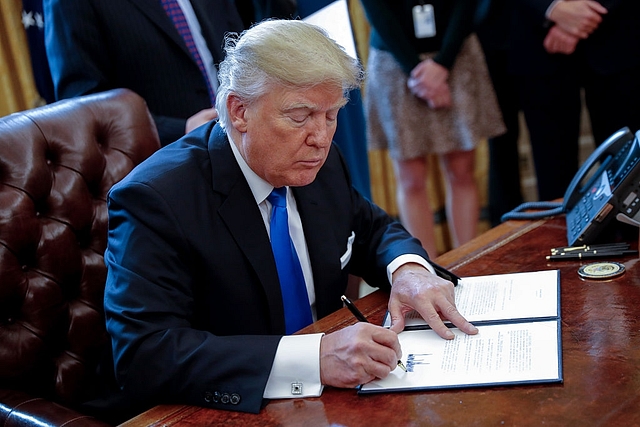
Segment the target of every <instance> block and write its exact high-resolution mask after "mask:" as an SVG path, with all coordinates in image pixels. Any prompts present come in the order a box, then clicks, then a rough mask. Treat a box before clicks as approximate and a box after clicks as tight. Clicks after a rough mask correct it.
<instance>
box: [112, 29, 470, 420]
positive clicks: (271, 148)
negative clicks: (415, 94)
mask: <svg viewBox="0 0 640 427" xmlns="http://www.w3.org/2000/svg"><path fill="white" fill-rule="evenodd" d="M226 52H227V56H226V59H225V61H223V62H222V64H221V65H220V72H219V77H220V86H219V88H218V97H217V99H216V108H217V110H218V112H219V114H220V118H219V120H220V121H219V122H218V123H211V124H208V125H205V126H201V127H200V128H198V129H196V130H195V131H193V132H191V133H190V134H188V135H186V136H185V137H183V138H182V139H180V140H178V141H177V142H175V143H174V144H170V145H169V146H167V147H164V148H163V149H161V150H159V151H158V152H157V153H155V154H154V155H153V156H152V157H150V158H149V159H148V160H147V161H145V162H144V163H143V164H142V165H140V167H138V168H136V170H135V171H133V172H132V173H131V174H129V175H128V176H127V177H126V178H125V179H124V180H123V181H121V182H120V183H119V184H117V185H116V186H114V188H113V189H112V191H111V193H110V196H109V241H108V248H107V251H106V254H105V262H106V263H107V266H108V277H107V285H106V291H105V312H106V319H107V330H108V332H109V333H110V335H111V337H112V343H113V355H114V361H115V374H116V378H117V380H118V382H119V385H120V388H121V392H122V393H123V395H124V396H126V397H127V399H128V401H129V403H136V404H138V405H143V406H144V405H146V406H148V405H153V404H155V403H158V402H184V403H188V404H193V405H200V406H205V407H211V408H218V409H231V410H238V411H247V412H258V411H259V410H260V408H261V407H262V405H263V404H264V402H265V399H271V398H296V397H305V396H318V395H319V394H320V393H321V392H322V388H323V386H324V385H327V386H335V387H349V388H351V387H354V386H356V385H358V384H361V383H366V382H369V381H371V380H373V379H375V378H383V377H386V376H387V375H388V374H389V373H390V372H391V371H392V370H393V369H395V368H396V366H397V360H398V359H399V358H400V357H401V349H400V346H399V343H398V339H397V335H396V333H397V332H399V331H401V330H402V329H403V328H404V315H405V314H406V313H407V312H409V311H411V310H413V309H416V310H418V311H419V312H420V313H421V315H422V316H423V317H424V318H425V319H428V322H429V323H430V325H431V326H432V327H433V328H434V330H435V331H436V332H438V334H440V335H441V336H442V337H444V338H447V339H452V338H453V334H452V333H451V331H449V330H448V328H447V327H446V326H445V325H444V324H443V322H442V320H441V317H440V316H442V317H443V318H448V319H449V320H451V321H452V322H453V323H454V324H455V325H457V326H459V327H460V328H461V329H462V330H464V331H465V332H467V333H470V334H473V333H476V332H477V329H476V328H475V327H474V326H473V325H471V324H470V323H468V322H467V321H466V320H465V319H464V318H463V317H462V316H461V315H460V314H459V312H458V311H457V310H456V308H455V303H454V296H453V284H452V283H451V282H450V281H448V280H445V279H443V278H441V277H439V276H437V275H436V274H434V268H433V265H432V264H431V263H430V262H429V261H428V258H427V254H426V252H425V251H424V249H423V248H422V245H421V244H420V242H419V241H417V240H416V239H414V238H413V237H411V236H410V235H409V234H408V233H407V231H406V230H405V229H404V228H403V227H402V226H401V225H400V224H399V223H398V222H397V221H395V220H393V219H392V218H391V217H389V216H388V215H387V214H386V213H385V212H384V211H382V210H381V209H380V208H379V207H377V206H375V205H374V204H373V203H371V202H370V201H369V200H368V199H366V198H365V197H363V196H362V195H361V194H360V193H359V192H358V191H357V190H356V189H354V187H353V186H352V185H351V181H350V178H349V173H348V169H347V167H346V164H345V162H344V159H343V158H342V156H341V154H340V153H339V151H338V149H337V147H336V146H335V145H333V144H332V137H333V135H334V132H335V129H336V119H337V115H338V111H339V110H340V108H342V107H343V106H344V105H345V103H346V102H347V99H346V95H347V94H348V93H349V91H350V90H352V89H353V88H355V87H358V86H359V85H360V84H361V81H362V75H363V72H362V68H361V66H360V64H359V63H358V62H357V61H356V60H354V59H353V58H351V57H350V56H349V55H347V54H346V53H345V52H344V51H343V50H342V49H341V48H340V47H339V46H338V45H337V44H336V43H335V42H333V41H332V40H331V39H329V38H328V37H326V35H325V34H324V33H323V32H322V31H321V30H319V29H318V28H317V27H314V26H311V25H309V24H306V23H304V22H302V21H297V20H271V21H265V22H263V23H260V24H258V25H257V26H254V27H253V28H251V29H250V30H248V31H247V32H245V33H244V34H243V36H241V37H240V38H239V39H238V40H237V41H234V40H230V41H229V42H228V43H227V47H226ZM276 188H279V189H280V188H281V189H284V191H285V193H287V196H286V197H287V210H288V214H289V220H288V225H289V229H290V233H291V239H292V241H293V246H294V247H295V252H296V253H297V257H298V258H299V259H300V264H301V266H302V270H303V276H304V283H303V286H304V287H305V288H306V291H305V297H304V302H302V303H300V304H298V305H296V306H294V307H292V308H293V309H294V310H293V311H297V310H298V311H299V310H309V309H310V311H311V313H312V318H313V319H319V318H322V317H323V316H326V315H327V314H329V313H331V312H333V311H335V310H337V309H339V308H341V307H342V302H341V298H340V297H341V295H342V294H343V293H344V291H345V288H346V285H347V278H348V275H349V273H352V274H355V275H358V276H361V277H363V278H364V279H365V280H366V281H367V282H368V283H369V284H370V285H372V286H376V287H381V288H385V289H390V292H391V294H390V300H389V311H390V314H391V317H392V327H391V329H385V328H383V327H380V326H377V325H373V324H369V323H357V324H355V325H353V326H349V327H347V328H344V329H342V330H340V331H337V332H334V333H331V334H327V335H323V334H309V335H289V334H286V332H285V324H286V322H288V319H289V317H288V316H289V313H290V312H291V311H290V310H287V309H285V302H283V296H287V295H284V294H285V291H283V290H281V285H282V286H285V285H286V284H287V283H285V282H287V281H285V280H284V279H283V278H282V277H280V276H279V271H280V270H279V265H278V262H277V261H276V258H277V256H275V255H274V253H275V252H272V249H271V243H270V236H271V238H273V226H272V225H271V222H270V216H271V214H270V209H271V203H270V198H269V194H270V192H272V190H274V189H276ZM271 219H272V218H271ZM274 256H275V258H274ZM279 278H280V279H282V280H279ZM392 284H393V285H392Z"/></svg>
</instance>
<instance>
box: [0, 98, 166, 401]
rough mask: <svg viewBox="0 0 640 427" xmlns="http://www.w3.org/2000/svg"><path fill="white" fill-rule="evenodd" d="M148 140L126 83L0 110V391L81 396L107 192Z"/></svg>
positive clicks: (95, 344)
mask: <svg viewBox="0 0 640 427" xmlns="http://www.w3.org/2000/svg"><path fill="white" fill-rule="evenodd" d="M158 148H160V142H159V139H158V134H157V132H156V128H155V125H154V123H153V121H152V119H151V116H150V114H149V112H148V110H147V107H146V104H145V102H144V100H143V99H142V98H141V97H139V96H138V95H137V94H135V93H134V92H131V91H129V90H126V89H117V90H112V91H108V92H103V93H99V94H95V95H89V96H84V97H79V98H74V99H69V100H65V101H60V102H57V103H54V104H51V105H47V106H44V107H40V108H35V109H32V110H28V111H24V112H19V113H15V114H11V115H9V116H6V117H4V118H2V119H0V388H2V389H15V390H20V391H24V392H28V393H31V394H33V395H36V396H40V397H45V398H49V399H51V400H53V401H56V402H58V403H62V404H69V405H73V404H74V403H78V402H79V401H81V400H82V399H86V398H87V397H88V396H87V393H88V391H87V390H88V389H89V387H90V386H91V380H92V378H93V375H94V373H95V371H96V366H97V364H98V361H99V358H100V357H101V356H102V353H103V350H104V349H105V348H106V345H107V344H108V338H107V335H106V332H105V326H104V315H103V294H104V285H105V280H106V267H105V265H104V262H103V254H104V251H105V248H106V244H107V206H106V196H107V192H108V191H109V189H110V188H111V186H112V185H113V184H114V183H116V182H118V181H119V180H120V179H122V178H123V177H124V176H125V175H126V174H127V173H129V172H130V171H131V169H132V168H133V167H134V166H136V165H137V164H138V163H140V162H141V161H143V160H144V159H146V158H147V157H148V156H149V155H151V154H152V153H153V152H154V151H156V150H157V149H158ZM0 406H1V405H0Z"/></svg>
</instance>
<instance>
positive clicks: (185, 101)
mask: <svg viewBox="0 0 640 427" xmlns="http://www.w3.org/2000/svg"><path fill="white" fill-rule="evenodd" d="M163 1H165V0H109V1H102V0H45V2H44V18H45V43H46V49H47V57H48V59H49V64H50V67H51V74H52V78H53V82H54V86H55V96H56V99H63V98H71V97H74V96H79V95H85V94H88V93H94V92H101V91H104V90H108V89H113V88H118V87H126V88H129V89H132V90H133V91H135V92H137V93H138V94H139V95H141V96H142V97H143V98H144V99H145V100H146V101H147V105H148V106H149V110H150V111H151V113H152V114H153V117H154V120H155V122H156V125H157V127H158V133H159V134H160V140H161V142H162V144H163V145H166V144H168V143H170V142H173V141H175V140H176V139H178V138H180V137H181V136H183V135H184V134H185V133H186V131H189V130H191V129H193V128H195V127H197V126H199V125H201V124H203V123H205V122H206V121H209V120H211V119H213V118H215V117H216V115H217V113H216V111H215V109H214V108H213V100H212V99H211V98H212V97H211V96H210V93H209V90H208V87H207V79H206V78H205V75H204V74H203V72H202V71H201V69H200V68H199V66H198V63H197V61H196V59H195V58H194V56H193V53H192V52H190V50H189V48H188V46H187V43H186V42H185V40H184V38H183V37H182V36H181V34H180V33H179V32H178V30H177V29H176V26H175V25H174V23H173V21H172V18H170V16H169V14H168V13H167V12H166V11H165V9H164V7H163V4H162V2H163ZM172 1H174V2H175V0H172ZM178 6H179V8H180V10H181V11H182V13H183V15H184V19H183V20H182V22H185V20H186V23H187V24H188V27H189V29H190V33H191V37H193V42H194V44H195V46H196V47H197V51H198V52H199V55H200V57H201V59H202V64H203V67H205V69H206V73H207V74H208V76H209V77H208V79H209V80H210V84H211V85H213V88H212V89H213V90H215V86H216V85H217V78H216V76H215V74H216V68H215V65H216V64H217V63H219V62H220V61H221V60H222V58H223V52H222V44H223V38H224V34H225V33H227V32H229V31H234V32H235V31H241V30H242V28H243V23H242V19H241V18H240V16H239V14H238V11H237V9H236V5H235V3H234V2H233V1H232V0H217V1H209V0H179V1H178V5H174V6H172V7H174V8H175V7H178ZM188 119H190V120H188Z"/></svg>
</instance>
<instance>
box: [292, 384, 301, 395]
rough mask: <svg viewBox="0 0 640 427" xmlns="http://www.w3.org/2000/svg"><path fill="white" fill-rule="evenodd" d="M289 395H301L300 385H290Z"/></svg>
mask: <svg viewBox="0 0 640 427" xmlns="http://www.w3.org/2000/svg"><path fill="white" fill-rule="evenodd" d="M291 394H294V395H299V394H302V383H291Z"/></svg>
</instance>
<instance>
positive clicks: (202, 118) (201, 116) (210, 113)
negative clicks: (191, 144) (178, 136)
mask: <svg viewBox="0 0 640 427" xmlns="http://www.w3.org/2000/svg"><path fill="white" fill-rule="evenodd" d="M217 118H218V110H216V109H215V108H213V107H211V108H205V109H204V110H200V111H198V112H197V113H195V114H194V115H193V116H191V117H189V118H188V119H187V124H186V125H185V127H184V133H185V134H186V133H189V132H191V131H192V130H194V129H195V128H197V127H200V126H202V125H203V124H205V123H208V122H210V121H211V120H213V119H217Z"/></svg>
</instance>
